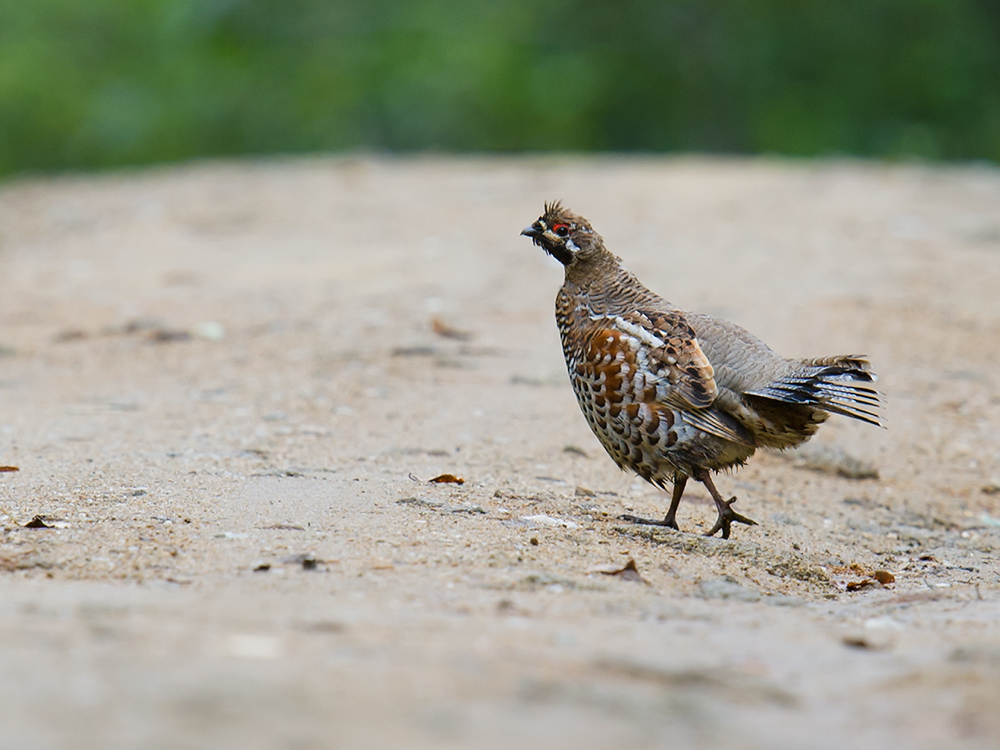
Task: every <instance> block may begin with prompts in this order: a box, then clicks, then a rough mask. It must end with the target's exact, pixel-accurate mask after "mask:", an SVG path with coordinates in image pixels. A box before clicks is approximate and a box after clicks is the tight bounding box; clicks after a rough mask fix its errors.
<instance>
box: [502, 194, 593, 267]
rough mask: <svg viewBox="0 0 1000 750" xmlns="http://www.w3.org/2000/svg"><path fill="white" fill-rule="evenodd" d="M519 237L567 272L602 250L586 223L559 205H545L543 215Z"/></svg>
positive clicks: (556, 202) (557, 203)
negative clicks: (569, 268) (537, 248)
mask: <svg viewBox="0 0 1000 750" xmlns="http://www.w3.org/2000/svg"><path fill="white" fill-rule="evenodd" d="M521 234H522V235H524V236H525V237H530V238H531V241H532V242H534V243H535V244H536V245H538V246H539V247H541V248H542V249H543V250H544V251H545V252H546V253H548V254H549V255H551V256H552V257H553V258H555V259H556V260H558V261H559V262H560V263H562V264H563V265H564V266H566V267H567V268H568V267H569V266H571V265H573V264H574V263H576V262H577V261H578V260H584V259H586V258H588V257H589V256H591V255H593V254H594V253H595V252H599V251H600V249H601V248H602V247H603V243H602V241H601V237H600V235H598V234H597V233H596V232H595V231H594V230H593V228H591V226H590V224H589V223H587V220H586V219H584V218H583V217H582V216H577V215H576V214H574V213H573V212H572V211H570V210H568V209H565V208H563V207H562V204H561V203H559V201H555V202H554V203H546V204H545V213H544V214H542V215H541V216H540V217H538V219H537V221H535V223H534V224H532V225H531V226H530V227H525V228H524V229H523V230H522V231H521Z"/></svg>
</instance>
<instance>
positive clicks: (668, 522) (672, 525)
mask: <svg viewBox="0 0 1000 750" xmlns="http://www.w3.org/2000/svg"><path fill="white" fill-rule="evenodd" d="M618 518H620V519H621V520H622V521H628V522H629V523H641V524H642V525H643V526H665V527H666V528H668V529H674V530H675V531H680V529H679V528H678V527H677V521H675V520H674V519H673V518H671V517H670V516H667V517H666V518H664V519H663V520H662V521H656V520H654V519H652V518H640V517H639V516H633V515H630V514H628V513H626V514H625V515H623V516H618Z"/></svg>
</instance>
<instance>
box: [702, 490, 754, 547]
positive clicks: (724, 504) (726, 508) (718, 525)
mask: <svg viewBox="0 0 1000 750" xmlns="http://www.w3.org/2000/svg"><path fill="white" fill-rule="evenodd" d="M735 502H736V498H735V497H731V498H729V500H722V501H721V502H720V503H717V505H718V508H719V517H718V518H717V519H715V526H713V527H712V528H711V529H710V530H709V531H706V532H705V536H715V532H716V531H719V530H720V529H721V530H722V538H723V539H728V538H729V530H730V526H732V524H733V522H734V521H735V522H736V523H745V524H746V525H747V526H756V525H757V522H756V521H754V520H753V519H751V518H747V517H746V516H741V515H740V514H739V513H737V512H736V511H735V510H733V508H732V505H733V503H735Z"/></svg>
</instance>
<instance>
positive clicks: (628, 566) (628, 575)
mask: <svg viewBox="0 0 1000 750" xmlns="http://www.w3.org/2000/svg"><path fill="white" fill-rule="evenodd" d="M591 572H593V573H600V574H601V575H602V576H617V577H618V578H621V579H622V580H623V581H636V582H638V583H646V580H645V579H644V578H643V577H642V576H641V575H639V569H638V568H637V567H636V565H635V560H633V559H632V558H631V557H630V558H629V559H628V561H627V562H626V563H625V565H624V566H622V565H601V566H598V567H596V568H594V569H593V570H592V571H591Z"/></svg>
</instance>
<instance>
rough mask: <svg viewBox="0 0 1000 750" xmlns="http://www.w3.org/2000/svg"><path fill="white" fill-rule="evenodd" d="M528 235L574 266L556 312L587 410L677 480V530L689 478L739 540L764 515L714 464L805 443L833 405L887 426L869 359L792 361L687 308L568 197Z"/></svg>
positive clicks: (638, 459)
mask: <svg viewBox="0 0 1000 750" xmlns="http://www.w3.org/2000/svg"><path fill="white" fill-rule="evenodd" d="M521 234H523V235H526V236H528V237H530V238H531V240H532V242H534V243H535V244H536V245H539V246H541V247H542V248H543V249H544V250H545V252H547V253H548V254H549V255H552V256H553V257H554V258H556V259H557V260H558V261H559V262H560V263H562V264H563V265H564V266H565V268H566V279H565V282H564V283H563V286H562V288H561V289H560V290H559V294H558V296H557V297H556V321H557V323H558V325H559V333H560V335H561V337H562V345H563V353H564V354H565V356H566V366H567V368H568V370H569V377H570V381H571V382H572V384H573V390H574V392H575V393H576V398H577V401H578V402H579V404H580V409H581V410H582V411H583V415H584V416H585V417H586V419H587V423H588V424H589V425H590V428H591V429H592V430H593V431H594V434H595V435H597V438H598V440H600V441H601V444H602V445H603V446H604V448H605V450H607V452H608V453H609V454H610V456H611V458H612V459H614V461H615V463H616V464H618V466H619V467H620V468H622V469H631V470H632V471H634V472H636V473H637V474H638V475H639V476H641V477H642V478H643V479H645V480H646V481H648V482H651V483H652V484H654V485H657V486H658V487H661V488H663V489H666V486H667V482H670V483H672V484H673V495H672V498H671V503H670V509H669V510H668V511H667V516H666V518H664V519H663V520H662V521H650V520H647V519H642V518H636V517H635V516H625V517H624V518H625V519H626V520H630V521H634V522H637V523H647V524H655V525H660V526H669V527H670V528H674V529H676V528H677V521H676V515H677V506H678V505H679V504H680V500H681V496H682V495H683V493H684V486H685V484H686V483H687V480H688V479H689V478H694V479H696V480H698V481H699V482H701V483H702V484H704V485H705V487H706V488H707V489H708V491H709V492H710V493H711V494H712V498H713V499H714V500H715V505H716V508H717V509H718V513H719V516H718V519H717V520H716V522H715V525H714V526H713V527H712V529H711V531H709V532H708V534H709V535H712V534H714V533H715V532H717V531H721V532H722V536H723V538H728V537H729V533H730V527H731V525H732V523H733V522H734V521H737V522H739V523H745V524H751V525H752V524H754V521H751V520H750V519H749V518H746V517H744V516H741V515H739V514H738V513H736V512H735V511H733V509H732V507H731V506H732V504H733V502H735V500H736V498H731V499H730V500H728V501H727V500H724V499H723V498H722V496H721V495H720V494H719V492H718V490H716V488H715V484H714V483H713V481H712V476H711V472H713V471H720V470H724V469H727V468H730V467H733V466H740V465H742V464H744V463H745V462H746V460H747V459H748V458H750V456H752V455H753V454H754V452H755V451H756V450H757V448H761V447H768V448H790V447H792V446H795V445H799V444H800V443H803V442H805V441H806V440H808V439H809V437H810V436H811V435H812V434H813V433H815V432H816V430H817V428H818V427H819V425H820V424H821V423H822V422H823V421H824V420H826V418H827V417H828V416H829V415H830V414H831V413H833V414H843V415H844V416H848V417H852V418H854V419H860V420H861V421H863V422H869V423H871V424H874V425H881V424H882V420H881V416H880V413H881V401H880V396H879V393H878V391H876V390H875V388H874V385H873V383H874V382H875V380H876V379H877V378H876V376H875V374H874V373H873V372H871V370H870V367H869V364H868V362H867V360H865V359H864V358H863V357H860V356H855V355H851V356H844V357H824V358H821V359H806V360H792V359H785V358H784V357H781V356H779V355H777V354H775V353H774V352H773V351H771V349H769V348H768V347H767V346H766V345H765V344H764V343H762V342H761V341H759V340H758V339H756V338H755V337H753V336H752V335H751V334H749V333H748V332H747V331H745V330H744V329H742V328H740V327H739V326H737V325H734V324H732V323H729V322H728V321H725V320H720V319H718V318H713V317H711V316H709V315H702V314H698V313H689V312H684V311H682V310H679V309H678V308H676V307H674V305H672V304H670V303H669V302H667V301H666V300H665V299H663V298H662V297H660V296H658V295H656V294H654V293H653V292H651V291H649V290H648V289H647V288H646V287H644V286H643V285H642V284H641V283H640V282H639V280H638V279H637V278H636V277H635V276H633V275H632V274H631V273H629V272H628V271H626V270H625V269H624V268H623V267H622V265H621V260H620V259H619V258H618V257H616V256H615V255H613V254H612V253H611V252H609V251H608V250H607V249H606V248H605V247H604V240H603V239H601V236H600V235H599V234H597V232H595V231H594V230H593V229H592V228H591V226H590V224H589V223H588V222H587V220H586V219H584V218H583V217H581V216H577V215H576V214H574V213H572V212H570V211H568V210H567V209H565V208H563V207H562V205H560V204H559V203H551V204H548V203H547V204H546V205H545V213H544V214H543V215H542V216H541V217H540V218H539V219H538V220H537V221H536V222H535V223H534V224H532V225H531V226H530V227H528V228H527V229H525V230H524V231H523V232H521Z"/></svg>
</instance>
